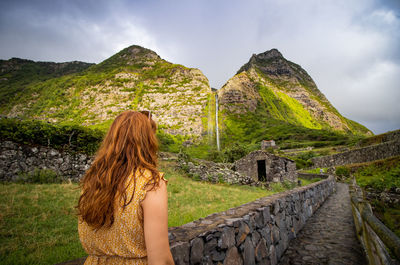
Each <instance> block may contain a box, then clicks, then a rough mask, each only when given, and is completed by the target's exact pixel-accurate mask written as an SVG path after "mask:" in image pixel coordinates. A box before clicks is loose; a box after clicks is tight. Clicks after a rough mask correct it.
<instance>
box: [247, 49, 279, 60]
mask: <svg viewBox="0 0 400 265" xmlns="http://www.w3.org/2000/svg"><path fill="white" fill-rule="evenodd" d="M252 57H255V58H257V59H258V60H269V59H272V58H276V57H278V58H283V56H282V53H281V52H280V51H279V50H278V49H275V48H274V49H271V50H269V51H266V52H263V53H259V54H257V55H256V54H253V56H252Z"/></svg>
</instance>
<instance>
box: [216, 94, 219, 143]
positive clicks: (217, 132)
mask: <svg viewBox="0 0 400 265" xmlns="http://www.w3.org/2000/svg"><path fill="white" fill-rule="evenodd" d="M215 134H216V137H217V150H218V151H219V150H220V147H219V131H218V93H215Z"/></svg>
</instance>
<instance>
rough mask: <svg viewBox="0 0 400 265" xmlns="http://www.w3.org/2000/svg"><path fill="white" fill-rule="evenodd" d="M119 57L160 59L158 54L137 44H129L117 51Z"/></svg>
mask: <svg viewBox="0 0 400 265" xmlns="http://www.w3.org/2000/svg"><path fill="white" fill-rule="evenodd" d="M118 54H119V55H120V56H121V57H124V58H126V57H130V58H132V59H138V58H147V59H161V58H160V56H159V55H158V54H157V53H156V52H154V51H152V50H150V49H147V48H144V47H142V46H139V45H131V46H129V47H127V48H125V49H123V50H122V51H120V52H119V53H118Z"/></svg>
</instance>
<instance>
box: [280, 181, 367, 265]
mask: <svg viewBox="0 0 400 265" xmlns="http://www.w3.org/2000/svg"><path fill="white" fill-rule="evenodd" d="M279 264H280V265H297V264H299V265H300V264H302V265H303V264H304V265H307V264H318V265H320V264H329V265H353V264H354V265H358V264H360V265H364V264H368V262H367V261H366V259H365V256H364V252H363V249H362V247H361V245H360V244H359V242H358V240H357V237H356V234H355V228H354V221H353V216H352V212H351V205H350V196H349V191H348V186H347V185H346V184H343V183H337V191H336V193H334V194H332V195H331V196H330V197H329V198H328V199H327V200H326V201H325V203H324V204H323V205H322V206H321V207H320V208H319V209H318V210H317V212H316V213H315V214H314V215H313V216H312V217H311V218H310V219H309V220H308V221H307V223H306V225H305V226H304V227H303V229H302V230H301V231H300V233H299V234H298V235H297V238H296V239H294V240H292V241H291V242H290V244H289V248H288V249H287V250H286V252H285V253H284V254H283V257H282V259H281V261H280V263H279Z"/></svg>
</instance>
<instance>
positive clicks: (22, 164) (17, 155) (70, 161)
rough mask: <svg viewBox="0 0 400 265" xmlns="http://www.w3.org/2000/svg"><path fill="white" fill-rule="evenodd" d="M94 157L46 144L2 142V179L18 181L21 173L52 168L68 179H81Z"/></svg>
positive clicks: (0, 167)
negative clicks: (57, 148)
mask: <svg viewBox="0 0 400 265" xmlns="http://www.w3.org/2000/svg"><path fill="white" fill-rule="evenodd" d="M91 163H92V157H90V156H88V155H85V154H82V153H69V152H62V151H59V150H56V149H54V148H50V147H46V146H30V145H22V144H17V143H14V142H11V141H4V142H0V181H16V180H18V178H19V177H20V174H21V173H29V172H33V171H34V170H35V169H51V170H53V171H55V172H56V173H57V174H59V175H60V176H62V177H65V178H66V179H71V180H72V181H79V179H80V178H81V177H82V176H83V174H84V173H85V171H86V170H87V169H88V168H89V167H90V165H91Z"/></svg>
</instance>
